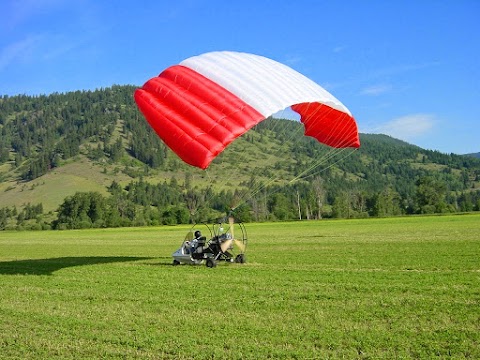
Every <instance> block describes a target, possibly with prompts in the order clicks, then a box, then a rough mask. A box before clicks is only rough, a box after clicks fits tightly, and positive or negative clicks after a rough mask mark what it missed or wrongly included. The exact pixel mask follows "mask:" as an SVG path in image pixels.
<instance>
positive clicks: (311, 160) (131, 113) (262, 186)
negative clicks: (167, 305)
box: [0, 86, 480, 225]
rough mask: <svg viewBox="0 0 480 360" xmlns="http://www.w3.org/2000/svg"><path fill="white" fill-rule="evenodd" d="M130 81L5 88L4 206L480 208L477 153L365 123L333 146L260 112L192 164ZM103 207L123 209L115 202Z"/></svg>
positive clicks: (259, 212)
mask: <svg viewBox="0 0 480 360" xmlns="http://www.w3.org/2000/svg"><path fill="white" fill-rule="evenodd" d="M133 90H134V87H132V86H112V87H111V88H106V89H99V90H96V91H76V92H71V93H66V94H52V95H48V96H25V95H19V96H13V97H7V96H3V97H1V98H0V133H1V137H0V209H2V208H8V209H10V210H9V211H6V210H5V211H4V212H6V213H8V214H10V215H11V214H13V213H15V214H18V213H22V212H23V211H24V210H25V209H30V206H33V205H36V204H41V205H42V208H41V209H40V210H41V211H39V212H41V213H42V214H49V215H48V216H46V217H47V218H48V219H49V220H48V221H47V222H50V221H53V219H55V218H56V217H57V213H56V211H57V210H58V209H59V206H60V205H61V204H63V203H64V200H65V199H66V198H68V197H72V196H73V195H74V194H76V193H77V192H87V193H98V194H100V196H101V197H102V198H106V199H108V198H112V197H114V198H118V197H119V196H121V197H122V199H124V200H125V201H124V202H125V203H127V204H129V205H128V206H132V207H133V209H134V210H132V211H131V213H132V214H133V215H129V221H127V222H124V223H123V224H131V223H135V222H136V223H139V224H143V222H146V223H147V224H148V223H151V222H150V221H147V220H145V216H147V215H145V213H146V209H149V208H152V207H153V209H154V210H155V211H156V212H157V213H156V214H155V215H151V214H148V216H150V217H152V216H153V217H154V218H156V220H155V221H157V222H160V223H165V222H166V220H165V216H166V215H165V213H169V214H170V213H171V212H172V211H173V212H176V214H177V215H175V216H174V217H175V218H176V219H175V220H168V221H173V222H175V221H176V222H184V221H185V219H188V218H189V217H188V216H185V215H179V214H182V212H187V213H188V212H189V213H190V214H192V213H195V212H198V210H199V209H200V208H201V207H202V206H206V207H207V208H208V209H209V210H208V211H205V210H202V213H207V214H209V215H208V216H207V218H208V219H210V218H211V217H212V216H215V214H218V213H221V212H224V211H225V209H226V208H231V207H235V206H237V205H240V204H242V205H245V207H246V208H247V209H248V211H247V212H248V213H249V214H250V215H249V216H247V218H248V219H252V220H262V219H273V220H275V219H292V218H293V219H295V218H299V217H300V218H319V217H321V216H334V217H358V216H384V215H394V214H405V213H406V214H408V213H423V212H455V211H471V210H479V209H480V201H479V199H480V195H479V190H478V189H479V188H480V160H478V159H474V158H472V157H469V158H467V157H464V156H460V155H454V154H442V153H440V152H437V151H430V150H424V149H421V148H419V147H417V146H414V145H411V144H408V143H405V142H403V141H400V140H398V139H394V138H392V137H389V136H386V135H376V134H361V142H362V146H361V148H360V149H359V150H357V151H352V150H349V149H348V150H336V149H329V148H327V147H324V146H322V145H320V144H318V143H317V142H316V141H314V140H313V139H311V138H308V137H305V136H304V135H303V125H302V124H300V123H298V122H295V121H291V120H282V119H267V120H266V121H264V122H262V123H260V124H259V125H258V126H257V127H256V128H254V129H252V130H251V131H249V132H247V133H246V134H245V135H244V136H242V137H241V138H239V139H238V140H237V141H235V142H233V143H232V145H231V146H229V147H228V148H227V149H226V150H225V151H224V153H222V154H221V155H220V156H219V157H218V158H217V159H216V160H215V161H214V162H213V163H212V165H211V166H210V167H209V169H208V170H207V171H201V170H198V169H196V168H192V167H190V166H187V165H185V164H184V163H183V162H181V161H180V160H179V159H178V157H177V156H176V155H175V154H173V153H172V152H171V151H170V150H169V149H168V148H167V147H166V146H165V145H164V144H163V143H162V142H161V141H160V140H159V139H158V138H157V136H156V135H155V134H154V133H153V131H152V130H151V129H150V128H149V126H148V125H147V124H146V122H145V120H144V119H143V117H142V116H141V114H140V113H139V112H138V110H137V108H136V106H135V104H134V102H133V98H132V93H133ZM115 189H117V190H118V191H117V193H115V191H116V190H115ZM427 189H429V190H431V191H430V193H429V192H428V191H427ZM115 194H116V195H115ZM435 194H437V195H438V196H437V197H436V196H435ZM29 204H30V205H29ZM109 206H110V207H112V206H114V207H115V208H116V210H115V211H116V212H119V213H120V214H121V215H122V216H123V215H124V213H125V211H124V209H119V207H120V205H119V203H118V201H117V203H116V204H115V205H112V204H110V205H109ZM12 209H14V210H12ZM172 209H174V210H172ZM139 213H142V214H143V215H142V216H141V217H140V216H139V215H138V214H139ZM24 215H25V216H26V214H24ZM12 216H13V215H11V216H10V217H12ZM15 216H17V217H18V215H15ZM25 216H24V217H25ZM169 216H173V215H171V214H170V215H169ZM244 216H246V215H244ZM26 217H27V218H28V217H29V216H26ZM34 217H35V216H34ZM43 218H45V216H43ZM208 219H206V220H208ZM155 221H152V223H155ZM87 222H88V221H87ZM0 225H1V222H0Z"/></svg>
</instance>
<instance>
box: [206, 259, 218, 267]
mask: <svg viewBox="0 0 480 360" xmlns="http://www.w3.org/2000/svg"><path fill="white" fill-rule="evenodd" d="M205 265H206V266H207V267H208V268H214V267H215V266H217V262H216V261H215V260H214V259H207V261H206V262H205Z"/></svg>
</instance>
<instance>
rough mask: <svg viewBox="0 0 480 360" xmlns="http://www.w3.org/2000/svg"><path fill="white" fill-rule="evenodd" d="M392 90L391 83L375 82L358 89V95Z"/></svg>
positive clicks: (374, 94)
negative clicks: (375, 83)
mask: <svg viewBox="0 0 480 360" xmlns="http://www.w3.org/2000/svg"><path fill="white" fill-rule="evenodd" d="M391 90H392V85H389V84H377V85H372V86H368V87H366V88H364V89H362V90H361V91H360V95H368V96H378V95H381V94H384V93H387V92H390V91H391Z"/></svg>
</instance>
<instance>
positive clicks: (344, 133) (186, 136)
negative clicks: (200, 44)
mask: <svg viewBox="0 0 480 360" xmlns="http://www.w3.org/2000/svg"><path fill="white" fill-rule="evenodd" d="M135 101H136V103H137V105H138V107H139V108H140V110H141V112H142V113H143V115H144V116H145V118H146V119H147V121H148V122H149V123H150V125H151V126H152V128H153V129H154V130H155V131H156V133H157V134H158V136H159V137H160V138H161V139H162V140H163V141H164V142H165V144H166V145H167V146H168V147H170V148H171V149H172V150H173V151H174V152H175V153H176V154H177V155H178V156H179V157H180V158H181V159H182V160H183V161H185V162H186V163H188V164H190V165H193V166H197V167H199V168H201V169H205V168H207V167H208V166H209V165H210V163H211V162H212V161H213V159H215V157H216V156H217V155H218V154H219V153H220V152H222V151H223V150H224V149H225V147H227V146H228V145H229V144H230V143H231V142H232V141H233V140H235V139H236V138H237V137H238V136H240V135H242V134H243V133H245V132H246V131H248V130H249V129H251V128H252V127H253V126H255V125H256V124H258V123H259V122H260V121H262V120H265V119H266V118H267V117H269V116H271V115H273V114H275V113H277V112H278V111H281V110H284V109H285V108H287V107H291V108H292V110H294V111H296V112H297V113H299V114H300V116H301V119H300V120H301V122H302V123H303V124H304V125H305V135H307V136H311V137H313V138H315V139H317V140H318V141H319V142H321V143H323V144H326V145H329V146H331V147H335V148H345V147H353V148H358V147H360V140H359V136H358V128H357V124H356V122H355V119H354V118H353V117H352V115H351V113H350V111H349V110H348V109H347V108H346V107H345V106H344V105H343V104H342V103H341V102H340V101H339V100H337V99H336V98H335V97H334V96H333V95H331V94H330V93H329V92H327V91H326V90H325V89H323V88H322V87H321V86H319V85H317V84H316V83H315V82H313V81H312V80H310V79H308V78H307V77H305V76H303V75H302V74H300V73H298V72H296V71H295V70H293V69H291V68H289V67H288V66H286V65H283V64H281V63H278V62H276V61H274V60H271V59H268V58H265V57H263V56H258V55H252V54H246V53H238V52H229V51H223V52H210V53H206V54H203V55H199V56H194V57H191V58H188V59H186V60H184V61H182V62H181V63H180V64H179V65H174V66H171V67H169V68H167V69H166V70H164V71H163V72H162V73H161V74H160V75H159V76H157V77H154V78H152V79H150V80H148V81H147V82H146V83H145V84H144V85H143V87H142V88H141V89H137V90H136V91H135Z"/></svg>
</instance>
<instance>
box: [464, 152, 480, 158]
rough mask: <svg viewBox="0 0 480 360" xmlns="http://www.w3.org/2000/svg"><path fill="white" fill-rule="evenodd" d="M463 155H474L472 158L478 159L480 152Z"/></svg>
mask: <svg viewBox="0 0 480 360" xmlns="http://www.w3.org/2000/svg"><path fill="white" fill-rule="evenodd" d="M465 156H470V157H474V158H478V159H480V152H478V153H474V154H466V155H465Z"/></svg>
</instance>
